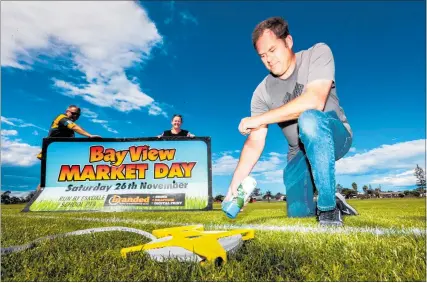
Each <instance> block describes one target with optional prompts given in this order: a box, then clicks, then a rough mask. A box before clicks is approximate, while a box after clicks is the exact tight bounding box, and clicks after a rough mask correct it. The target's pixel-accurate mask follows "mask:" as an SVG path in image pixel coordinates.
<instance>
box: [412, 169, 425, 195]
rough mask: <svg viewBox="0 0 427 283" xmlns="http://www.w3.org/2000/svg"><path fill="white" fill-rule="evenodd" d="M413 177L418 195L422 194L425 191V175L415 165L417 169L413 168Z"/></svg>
mask: <svg viewBox="0 0 427 283" xmlns="http://www.w3.org/2000/svg"><path fill="white" fill-rule="evenodd" d="M414 175H415V177H416V178H417V182H416V185H417V189H416V190H417V191H418V192H420V193H424V192H425V189H426V174H425V173H424V170H423V168H421V167H419V166H418V164H417V167H416V168H415V173H414Z"/></svg>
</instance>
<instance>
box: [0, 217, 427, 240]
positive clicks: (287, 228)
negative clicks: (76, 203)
mask: <svg viewBox="0 0 427 283" xmlns="http://www.w3.org/2000/svg"><path fill="white" fill-rule="evenodd" d="M2 217H17V218H40V219H61V220H66V219H69V220H75V221H90V222H103V223H128V224H138V225H165V226H187V225H204V227H205V228H206V229H209V230H211V229H212V230H229V229H240V228H243V229H245V228H249V229H254V230H258V231H276V232H294V233H327V234H354V233H362V234H372V235H377V236H382V235H386V236H390V235H415V236H425V234H426V231H425V230H423V229H420V228H403V229H399V228H380V227H376V228H372V227H349V226H344V227H339V228H334V227H331V228H328V227H320V226H317V227H316V226H301V225H284V226H274V225H260V224H254V225H248V224H241V225H236V224H214V223H204V224H203V223H183V222H171V221H161V220H148V219H143V220H140V219H127V218H117V217H112V218H94V217H61V216H49V215H46V216H43V215H22V214H21V215H8V214H3V215H2Z"/></svg>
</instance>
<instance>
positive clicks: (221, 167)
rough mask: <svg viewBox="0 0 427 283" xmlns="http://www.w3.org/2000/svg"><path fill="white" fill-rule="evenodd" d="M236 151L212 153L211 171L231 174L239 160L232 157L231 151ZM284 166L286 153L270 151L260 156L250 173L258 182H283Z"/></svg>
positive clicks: (219, 173) (218, 173)
mask: <svg viewBox="0 0 427 283" xmlns="http://www.w3.org/2000/svg"><path fill="white" fill-rule="evenodd" d="M233 152H234V153H235V152H236V151H224V152H221V153H220V154H219V156H220V157H218V154H216V155H215V154H214V155H213V157H214V160H213V165H212V173H213V174H214V175H217V176H221V175H230V176H231V175H232V174H233V172H234V170H235V169H236V167H237V163H238V162H239V157H234V156H233V155H232V153H233ZM285 166H286V154H280V153H277V152H270V153H268V154H266V155H263V156H261V158H260V160H259V161H258V162H257V164H256V165H255V166H254V168H253V170H252V172H251V174H253V176H254V177H255V178H256V179H257V181H258V182H259V183H281V182H282V183H283V169H284V168H285Z"/></svg>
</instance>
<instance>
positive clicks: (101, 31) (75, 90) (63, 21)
mask: <svg viewBox="0 0 427 283" xmlns="http://www.w3.org/2000/svg"><path fill="white" fill-rule="evenodd" d="M1 8H2V34H1V48H2V52H1V64H2V67H6V66H8V67H14V68H21V69H26V68H31V65H32V64H33V63H34V61H35V60H39V61H40V59H39V57H38V55H48V56H51V57H56V56H60V55H65V54H69V53H71V55H72V59H73V61H74V64H75V66H74V68H76V69H78V70H80V71H81V72H83V73H84V74H85V79H86V82H85V83H84V84H76V83H75V82H67V81H64V80H62V79H58V78H54V79H53V81H54V85H55V86H56V87H58V88H60V89H63V90H64V92H65V93H64V94H66V95H70V96H79V97H81V98H83V99H84V100H86V101H88V102H90V103H92V104H95V105H98V106H102V107H111V108H115V109H117V110H119V111H123V112H127V111H131V110H139V109H141V108H144V107H147V108H148V111H149V114H150V115H165V116H166V113H164V111H163V110H162V109H161V108H160V107H159V106H158V104H156V103H155V102H154V99H153V98H152V97H150V96H148V95H147V94H145V93H144V92H142V90H141V88H140V86H139V84H138V83H137V82H136V81H137V79H136V78H131V79H128V77H127V74H126V73H125V70H126V69H127V68H130V67H132V66H134V65H135V64H141V63H143V62H144V61H146V60H147V59H148V58H149V57H150V52H151V50H152V49H153V47H154V46H156V45H157V44H159V43H162V36H161V35H160V34H159V33H158V31H157V28H156V26H155V24H154V23H153V22H152V21H151V20H150V19H149V18H148V16H147V13H146V12H145V10H143V8H142V7H140V6H139V5H138V4H136V3H135V2H133V1H116V2H114V1H109V2H98V1H81V2H78V1H25V2H24V1H22V2H20V1H16V2H12V1H7V2H5V1H3V2H2V3H1Z"/></svg>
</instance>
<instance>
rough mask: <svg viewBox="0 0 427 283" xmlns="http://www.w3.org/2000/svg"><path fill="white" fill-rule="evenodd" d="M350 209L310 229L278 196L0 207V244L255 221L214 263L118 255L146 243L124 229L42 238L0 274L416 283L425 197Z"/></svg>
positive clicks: (422, 253)
mask: <svg viewBox="0 0 427 283" xmlns="http://www.w3.org/2000/svg"><path fill="white" fill-rule="evenodd" d="M349 203H350V204H351V205H352V206H354V207H355V208H356V209H357V210H358V211H359V213H360V215H359V216H351V217H346V218H345V219H344V221H345V227H344V228H339V229H320V228H319V227H318V225H317V223H316V221H315V219H314V218H304V219H296V218H293V219H291V218H287V217H286V208H285V207H286V203H284V202H274V203H273V202H272V203H266V202H258V203H253V204H249V205H248V206H247V207H246V209H245V211H244V212H242V213H241V214H240V215H239V217H238V218H237V219H236V220H229V219H227V218H226V217H225V216H224V215H223V213H222V212H221V210H220V205H219V204H215V205H214V210H213V211H201V212H176V211H175V212H174V211H172V212H120V213H99V212H85V213H83V212H78V213H77V212H64V213H47V212H40V213H36V212H30V213H21V212H20V211H21V210H22V208H23V207H24V206H23V205H2V207H1V208H2V212H1V229H2V231H1V235H2V237H1V246H2V247H9V246H13V245H22V244H26V243H28V242H30V241H32V240H35V239H37V238H39V237H42V236H46V235H54V234H59V233H64V232H71V231H75V230H80V229H87V228H95V227H110V226H124V227H132V228H137V229H141V230H144V231H147V232H151V231H152V230H153V229H159V228H166V227H173V226H181V225H190V224H204V226H205V230H221V229H224V228H230V229H232V228H237V227H240V226H244V227H253V228H255V229H256V230H255V239H253V240H251V241H248V242H246V244H245V245H244V246H243V247H242V248H241V249H240V250H239V252H238V253H236V254H233V255H231V256H230V257H229V261H228V262H227V263H226V264H225V265H223V266H221V267H215V266H214V265H206V266H200V265H199V264H196V263H180V262H176V261H170V262H165V263H158V262H154V261H151V260H150V259H149V258H148V257H147V256H146V255H144V254H143V253H133V254H130V256H129V257H128V258H127V259H122V258H121V256H120V249H121V248H124V247H130V246H135V245H139V244H143V243H147V242H149V240H148V239H147V238H144V237H142V236H140V235H137V234H133V233H127V232H104V233H95V234H90V235H81V236H71V237H66V238H58V239H54V240H51V241H45V242H42V243H40V244H39V245H37V247H36V248H33V249H29V250H26V251H22V252H17V253H14V254H9V255H3V256H2V261H1V280H2V281H424V282H425V281H426V234H425V231H426V200H425V199H375V200H374V199H371V200H350V201H349Z"/></svg>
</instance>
